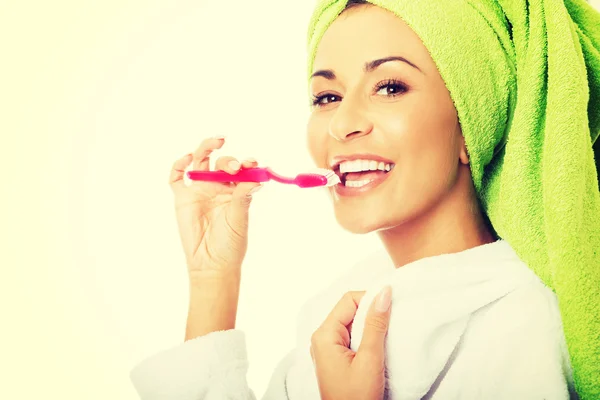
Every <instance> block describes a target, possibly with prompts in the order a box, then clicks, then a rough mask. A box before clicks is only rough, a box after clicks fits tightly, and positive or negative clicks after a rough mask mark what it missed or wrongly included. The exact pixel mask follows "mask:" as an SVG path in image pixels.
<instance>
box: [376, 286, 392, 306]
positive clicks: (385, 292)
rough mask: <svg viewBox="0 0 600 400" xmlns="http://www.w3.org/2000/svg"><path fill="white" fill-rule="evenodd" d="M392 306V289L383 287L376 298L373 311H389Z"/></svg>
mask: <svg viewBox="0 0 600 400" xmlns="http://www.w3.org/2000/svg"><path fill="white" fill-rule="evenodd" d="M391 304H392V288H391V287H390V286H386V287H384V288H383V289H382V290H381V292H379V295H378V297H377V300H376V303H375V310H377V311H378V312H386V311H387V310H389V308H390V305H391Z"/></svg>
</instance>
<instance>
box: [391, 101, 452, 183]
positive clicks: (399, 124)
mask: <svg viewBox="0 0 600 400" xmlns="http://www.w3.org/2000/svg"><path fill="white" fill-rule="evenodd" d="M451 111H452V110H451V109H448V108H447V107H441V105H436V104H435V103H433V104H432V102H428V104H414V106H413V107H405V109H404V110H403V112H402V113H401V114H400V113H399V114H396V116H395V117H394V118H392V117H391V116H390V117H388V118H386V119H385V128H384V129H385V131H386V132H389V133H390V134H389V135H387V142H388V143H389V146H390V147H393V148H396V149H398V150H397V154H398V163H397V164H398V165H397V166H398V167H400V168H401V170H402V171H403V173H402V174H401V176H402V178H401V179H402V180H403V181H404V183H405V184H403V185H402V184H401V186H405V189H406V188H408V189H410V190H411V191H422V190H425V191H427V190H435V191H437V190H438V189H435V188H439V187H440V186H445V187H447V186H448V185H449V184H450V183H451V181H452V180H453V179H454V178H453V177H454V176H455V175H456V170H457V165H458V155H459V153H458V142H457V140H458V139H459V137H458V136H457V118H456V115H455V114H454V115H453V113H452V112H451Z"/></svg>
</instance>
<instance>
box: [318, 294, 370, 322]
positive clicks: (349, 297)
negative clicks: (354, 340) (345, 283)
mask: <svg viewBox="0 0 600 400" xmlns="http://www.w3.org/2000/svg"><path fill="white" fill-rule="evenodd" d="M364 294H365V291H364V290H362V291H349V292H346V293H345V294H344V295H343V296H342V298H341V299H340V300H339V301H338V302H337V304H336V305H335V307H334V308H333V310H331V312H330V313H329V315H328V316H327V318H326V319H325V322H324V324H330V323H341V324H342V325H344V326H348V325H349V324H350V323H351V322H352V320H353V319H354V316H355V315H356V310H357V309H358V304H359V303H360V300H361V299H362V298H363V296H364Z"/></svg>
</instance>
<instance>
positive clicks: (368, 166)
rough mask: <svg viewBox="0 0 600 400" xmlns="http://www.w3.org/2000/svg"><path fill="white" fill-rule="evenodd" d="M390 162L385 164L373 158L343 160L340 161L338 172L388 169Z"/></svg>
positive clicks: (390, 165) (389, 168) (390, 167)
mask: <svg viewBox="0 0 600 400" xmlns="http://www.w3.org/2000/svg"><path fill="white" fill-rule="evenodd" d="M391 169H392V164H386V163H384V162H379V163H378V162H377V161H374V160H354V161H344V162H342V163H340V173H341V174H345V173H347V172H363V171H377V170H380V171H390V170H391Z"/></svg>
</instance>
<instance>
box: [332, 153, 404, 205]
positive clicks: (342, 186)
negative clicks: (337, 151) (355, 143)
mask: <svg viewBox="0 0 600 400" xmlns="http://www.w3.org/2000/svg"><path fill="white" fill-rule="evenodd" d="M330 165H331V168H332V169H333V170H334V171H335V173H336V174H337V175H338V176H339V177H340V183H339V184H337V185H335V186H334V188H333V189H334V190H335V192H336V193H337V194H338V195H340V196H357V195H361V194H363V193H366V192H368V191H370V190H372V189H374V188H375V187H377V186H379V185H380V184H381V183H383V181H385V180H386V179H387V178H388V176H389V173H390V172H391V170H392V169H393V168H394V165H395V164H394V163H393V162H391V161H390V160H386V159H383V158H381V157H379V156H373V155H353V156H348V157H338V158H335V159H334V160H332V162H331V163H330Z"/></svg>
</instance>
